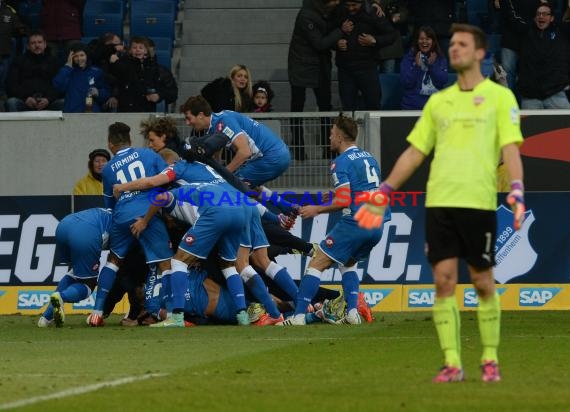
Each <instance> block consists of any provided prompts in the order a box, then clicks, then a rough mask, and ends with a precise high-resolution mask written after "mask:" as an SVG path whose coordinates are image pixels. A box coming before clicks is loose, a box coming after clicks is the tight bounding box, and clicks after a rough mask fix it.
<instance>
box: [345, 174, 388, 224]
mask: <svg viewBox="0 0 570 412" xmlns="http://www.w3.org/2000/svg"><path fill="white" fill-rule="evenodd" d="M393 190H394V189H393V188H392V187H391V186H390V185H388V184H386V183H381V184H380V187H379V188H378V192H380V193H376V194H375V195H374V196H373V197H372V199H371V200H370V201H368V203H365V204H364V205H362V206H361V207H360V209H358V212H356V214H355V215H354V219H355V220H356V221H357V222H358V226H360V227H362V228H364V229H376V228H379V227H381V226H382V222H383V221H384V212H385V211H386V208H387V207H388V205H389V204H390V194H391V193H392V191H393Z"/></svg>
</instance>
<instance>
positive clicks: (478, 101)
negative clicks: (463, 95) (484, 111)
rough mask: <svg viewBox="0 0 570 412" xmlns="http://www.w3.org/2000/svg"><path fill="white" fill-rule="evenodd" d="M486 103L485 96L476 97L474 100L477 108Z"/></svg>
mask: <svg viewBox="0 0 570 412" xmlns="http://www.w3.org/2000/svg"><path fill="white" fill-rule="evenodd" d="M484 101H485V98H484V97H483V96H475V97H474V98H473V104H475V106H479V105H480V104H481V103H483V102H484Z"/></svg>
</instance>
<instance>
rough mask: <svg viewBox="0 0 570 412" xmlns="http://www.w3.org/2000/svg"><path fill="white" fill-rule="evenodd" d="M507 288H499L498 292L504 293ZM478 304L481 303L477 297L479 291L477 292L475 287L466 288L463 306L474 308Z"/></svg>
mask: <svg viewBox="0 0 570 412" xmlns="http://www.w3.org/2000/svg"><path fill="white" fill-rule="evenodd" d="M506 290H507V289H506V288H497V293H498V294H499V295H502V294H503V293H505V291H506ZM477 305H479V299H478V298H477V292H475V289H473V288H467V289H465V291H464V292H463V306H465V307H466V308H474V307H476V306H477Z"/></svg>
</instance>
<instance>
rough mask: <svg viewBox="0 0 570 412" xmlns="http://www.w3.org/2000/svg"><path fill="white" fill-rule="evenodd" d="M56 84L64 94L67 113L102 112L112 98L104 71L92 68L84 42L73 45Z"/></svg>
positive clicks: (56, 77) (54, 80)
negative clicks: (102, 107) (104, 105)
mask: <svg viewBox="0 0 570 412" xmlns="http://www.w3.org/2000/svg"><path fill="white" fill-rule="evenodd" d="M53 85H54V86H55V87H56V88H57V89H58V90H60V91H62V92H64V93H65V101H64V105H63V111H64V112H65V113H91V112H94V113H99V112H101V106H102V105H103V104H104V103H105V102H106V101H107V99H108V98H109V96H110V91H109V86H108V85H107V82H105V78H104V74H103V70H101V69H100V68H98V67H95V66H92V65H91V63H90V62H89V59H88V57H87V47H86V46H85V45H84V44H83V43H75V44H73V45H72V46H71V48H70V51H69V55H68V57H67V63H66V64H65V65H64V66H63V67H62V68H61V69H60V70H59V72H58V73H57V75H56V76H55V77H54V79H53Z"/></svg>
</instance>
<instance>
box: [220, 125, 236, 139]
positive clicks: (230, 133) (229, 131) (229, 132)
mask: <svg viewBox="0 0 570 412" xmlns="http://www.w3.org/2000/svg"><path fill="white" fill-rule="evenodd" d="M222 133H223V134H225V135H226V136H228V137H229V138H230V139H231V138H232V137H234V134H235V133H234V131H233V130H232V129H230V128H229V127H228V126H226V127H224V130H222Z"/></svg>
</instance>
